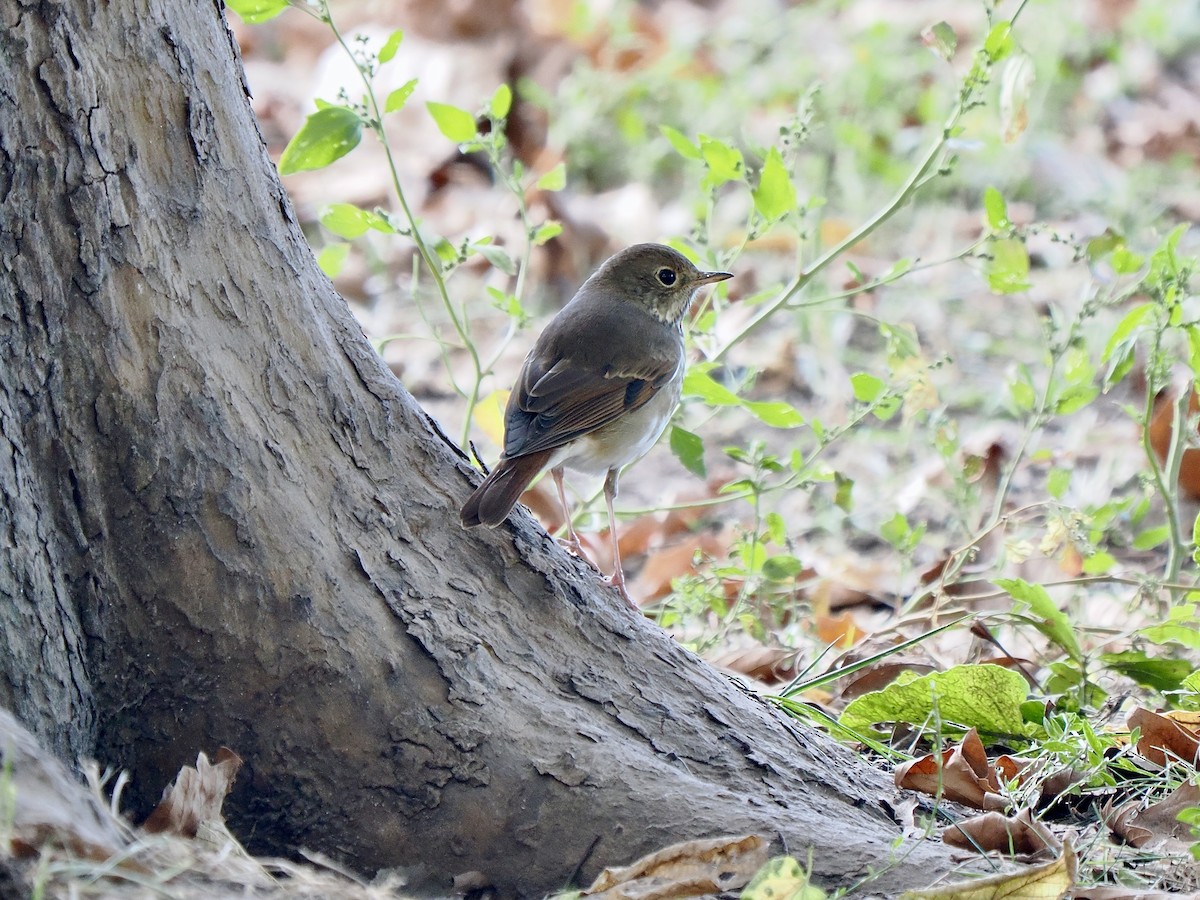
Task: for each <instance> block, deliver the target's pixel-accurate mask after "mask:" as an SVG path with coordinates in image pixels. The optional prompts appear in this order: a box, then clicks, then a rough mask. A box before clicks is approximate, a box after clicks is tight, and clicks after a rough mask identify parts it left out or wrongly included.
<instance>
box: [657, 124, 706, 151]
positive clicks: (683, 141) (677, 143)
mask: <svg viewBox="0 0 1200 900" xmlns="http://www.w3.org/2000/svg"><path fill="white" fill-rule="evenodd" d="M658 130H659V131H660V132H662V136H663V137H665V138H666V139H667V140H668V141H670V142H671V146H672V147H674V148H675V152H676V153H678V154H679V155H680V156H682V157H683V158H684V159H700V158H701V156H700V148H699V147H697V146H696V145H695V144H693V143H692V142H691V141H689V140H688V139H687V138H686V137H685V136H684V135H683V133H682V132H679V131H676V130H675V129H674V128H672V127H671V126H670V125H659V126H658Z"/></svg>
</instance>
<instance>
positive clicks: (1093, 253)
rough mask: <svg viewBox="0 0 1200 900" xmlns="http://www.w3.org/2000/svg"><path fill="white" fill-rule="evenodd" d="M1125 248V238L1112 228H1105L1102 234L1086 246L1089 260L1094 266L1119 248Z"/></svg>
mask: <svg viewBox="0 0 1200 900" xmlns="http://www.w3.org/2000/svg"><path fill="white" fill-rule="evenodd" d="M1123 246H1125V237H1124V235H1122V234H1121V233H1120V232H1118V231H1113V229H1112V228H1105V229H1104V231H1103V232H1102V233H1101V234H1098V235H1096V237H1094V238H1092V239H1091V240H1090V241H1088V242H1087V244H1085V245H1084V248H1085V252H1086V253H1087V260H1088V262H1089V263H1091V264H1092V265H1095V264H1096V263H1098V262H1100V261H1101V260H1103V259H1104V258H1105V257H1107V256H1108V255H1109V254H1111V253H1112V252H1113V251H1114V250H1116V249H1117V248H1118V247H1123Z"/></svg>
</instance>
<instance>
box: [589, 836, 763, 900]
mask: <svg viewBox="0 0 1200 900" xmlns="http://www.w3.org/2000/svg"><path fill="white" fill-rule="evenodd" d="M769 848H770V842H769V841H768V840H767V839H766V838H764V837H762V836H760V835H757V834H748V835H743V836H741V837H723V838H708V839H704V840H696V841H684V842H683V843H681V844H674V845H672V846H670V847H667V848H665V849H663V850H659V851H658V852H656V853H651V854H650V855H649V856H644V857H642V858H641V859H639V860H638V861H637V862H635V863H633V865H630V866H625V867H622V868H615V869H605V870H604V871H603V872H601V873H600V874H599V876H597V878H596V880H595V881H593V882H592V884H591V886H590V887H588V888H586V889H585V890H584V891H583V892H582V893H583V895H584V896H587V897H601V898H604V900H670V898H676V897H698V896H701V895H704V894H716V893H722V892H725V891H736V890H738V889H740V888H742V887H744V886H745V885H746V884H748V883H749V881H750V879H751V878H753V877H754V873H755V872H757V871H758V870H759V869H761V868H762V867H763V865H764V864H766V861H767V855H768V850H769Z"/></svg>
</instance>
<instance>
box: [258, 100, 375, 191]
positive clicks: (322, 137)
mask: <svg viewBox="0 0 1200 900" xmlns="http://www.w3.org/2000/svg"><path fill="white" fill-rule="evenodd" d="M361 140H362V119H360V118H359V117H358V113H356V112H354V110H352V109H347V108H346V107H344V106H327V107H326V108H325V109H319V110H317V111H316V112H315V113H313V114H312V115H310V116H309V117H308V118H307V119H305V120H304V124H303V125H301V126H300V130H299V131H298V132H296V136H295V137H293V138H292V139H291V140H290V141H289V142H288V145H287V147H285V148H284V151H283V155H282V156H281V157H279V174H280V175H292V174H295V173H296V172H304V171H307V170H309V169H323V168H324V167H325V166H327V165H329V164H330V163H332V162H334V161H336V160H339V159H341V158H342V157H343V156H345V155H346V154H347V153H349V152H350V151H351V150H353V149H354V148H355V147H357V146H358V142H359V141H361Z"/></svg>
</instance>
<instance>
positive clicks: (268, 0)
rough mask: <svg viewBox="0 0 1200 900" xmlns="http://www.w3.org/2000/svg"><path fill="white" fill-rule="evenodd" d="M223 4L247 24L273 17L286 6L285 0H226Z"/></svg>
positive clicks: (254, 23)
mask: <svg viewBox="0 0 1200 900" xmlns="http://www.w3.org/2000/svg"><path fill="white" fill-rule="evenodd" d="M225 5H226V6H228V7H229V8H230V9H231V10H233V11H234V12H235V13H237V14H238V16H240V17H241V20H242V21H243V22H245V23H246V24H247V25H257V24H258V23H259V22H265V21H267V20H268V19H273V18H275V17H276V16H277V15H279V14H280V13H281V12H283V11H284V10H285V9H287V8H288V3H287V0H227V2H226V4H225Z"/></svg>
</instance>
